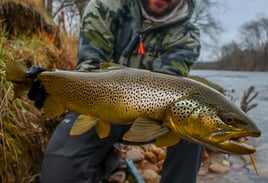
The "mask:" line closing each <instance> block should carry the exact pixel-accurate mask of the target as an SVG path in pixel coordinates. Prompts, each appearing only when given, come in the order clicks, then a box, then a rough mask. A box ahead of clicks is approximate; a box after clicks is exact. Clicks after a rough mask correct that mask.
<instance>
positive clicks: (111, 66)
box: [99, 62, 125, 70]
mask: <svg viewBox="0 0 268 183" xmlns="http://www.w3.org/2000/svg"><path fill="white" fill-rule="evenodd" d="M99 66H100V69H104V70H105V69H108V70H113V69H122V68H125V66H123V65H120V64H116V63H113V62H101V63H100V65H99Z"/></svg>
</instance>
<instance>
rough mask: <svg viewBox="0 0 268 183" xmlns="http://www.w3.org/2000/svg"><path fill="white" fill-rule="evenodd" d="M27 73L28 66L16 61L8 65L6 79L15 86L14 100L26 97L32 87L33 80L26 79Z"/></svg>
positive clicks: (9, 62)
mask: <svg viewBox="0 0 268 183" xmlns="http://www.w3.org/2000/svg"><path fill="white" fill-rule="evenodd" d="M26 71H27V67H26V66H24V65H22V64H20V63H17V62H15V61H8V62H7V64H6V79H7V80H8V81H11V82H12V84H13V86H14V88H13V90H14V98H18V97H21V96H23V95H26V94H27V92H28V91H29V89H30V87H31V83H32V79H30V78H26V77H25V73H26Z"/></svg>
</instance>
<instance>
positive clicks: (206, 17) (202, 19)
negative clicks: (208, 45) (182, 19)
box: [192, 0, 223, 41]
mask: <svg viewBox="0 0 268 183" xmlns="http://www.w3.org/2000/svg"><path fill="white" fill-rule="evenodd" d="M220 6H221V4H220V3H219V2H216V1H213V0H197V2H196V8H195V11H194V14H193V16H192V22H193V23H194V24H196V25H197V26H198V27H199V29H200V30H201V33H202V34H203V35H204V36H207V37H208V38H210V39H212V40H213V41H217V38H218V36H219V34H220V33H221V32H223V28H222V26H221V23H220V21H219V20H218V19H217V18H216V17H215V16H213V13H212V12H213V10H215V9H216V8H219V7H220Z"/></svg>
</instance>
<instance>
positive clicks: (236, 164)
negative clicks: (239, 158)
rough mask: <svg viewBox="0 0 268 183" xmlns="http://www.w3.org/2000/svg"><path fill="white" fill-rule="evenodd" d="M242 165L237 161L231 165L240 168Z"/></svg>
mask: <svg viewBox="0 0 268 183" xmlns="http://www.w3.org/2000/svg"><path fill="white" fill-rule="evenodd" d="M243 166H244V165H243V164H239V163H234V164H232V167H233V168H235V169H240V168H242V167H243Z"/></svg>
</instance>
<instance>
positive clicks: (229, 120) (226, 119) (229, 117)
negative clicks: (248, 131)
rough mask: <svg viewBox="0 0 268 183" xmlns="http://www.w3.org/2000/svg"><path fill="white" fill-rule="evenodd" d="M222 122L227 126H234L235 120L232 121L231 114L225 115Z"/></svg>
mask: <svg viewBox="0 0 268 183" xmlns="http://www.w3.org/2000/svg"><path fill="white" fill-rule="evenodd" d="M224 122H225V123H226V124H228V125H231V124H234V122H235V120H234V116H233V115H232V114H227V115H226V116H225V117H224Z"/></svg>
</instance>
